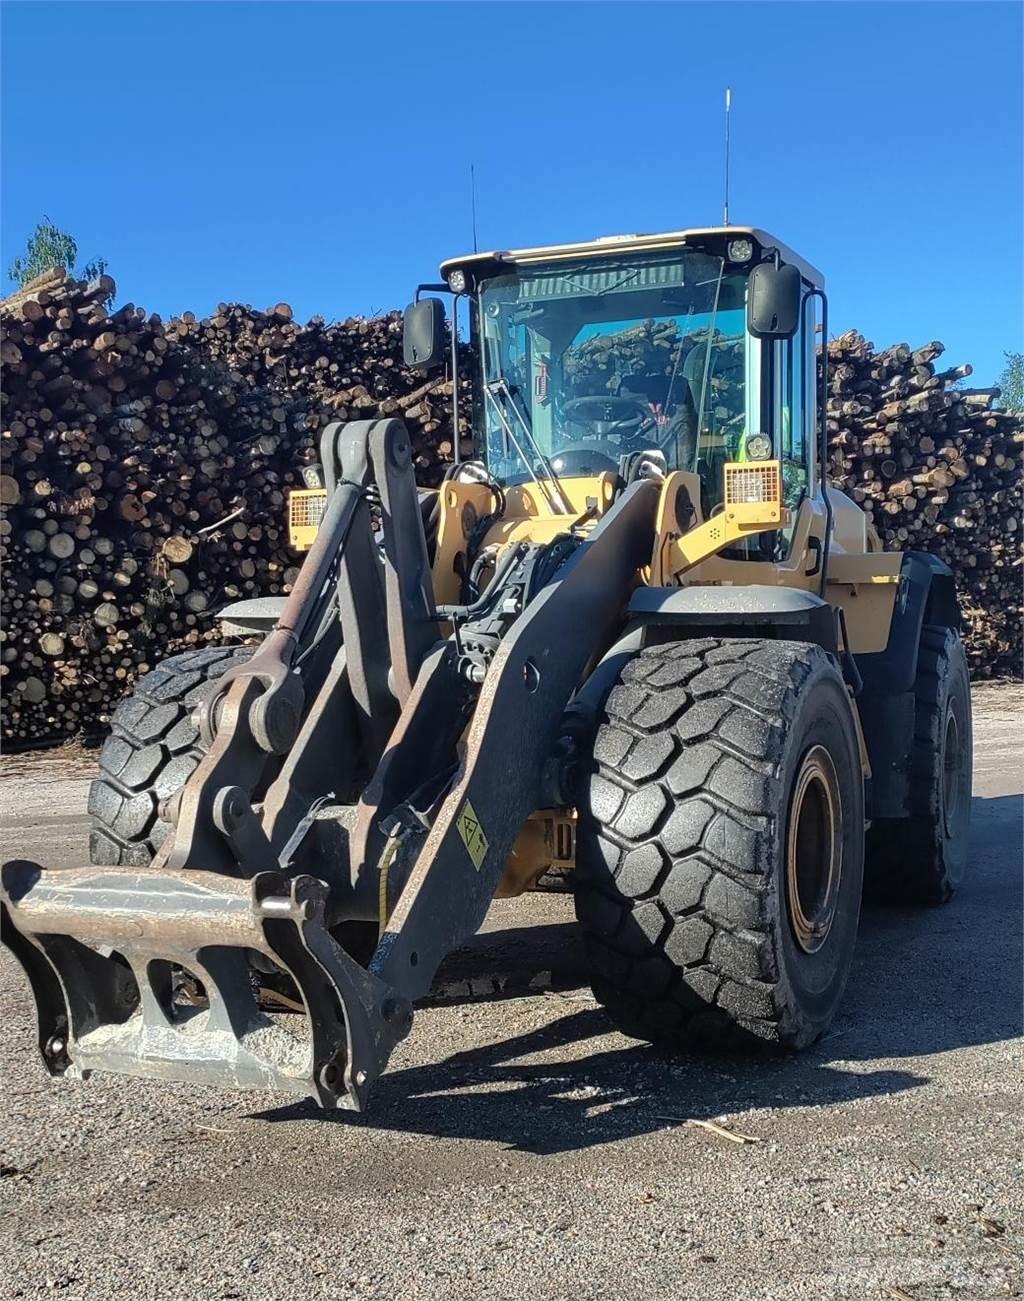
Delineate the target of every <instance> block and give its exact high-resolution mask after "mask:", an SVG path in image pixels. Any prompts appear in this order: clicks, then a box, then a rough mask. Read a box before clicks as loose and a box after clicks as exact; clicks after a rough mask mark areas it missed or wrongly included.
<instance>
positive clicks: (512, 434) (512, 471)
mask: <svg viewBox="0 0 1024 1301" xmlns="http://www.w3.org/2000/svg"><path fill="white" fill-rule="evenodd" d="M745 293H746V274H745V272H743V271H737V270H735V269H734V268H728V267H727V266H726V264H725V263H723V260H722V259H721V258H719V257H716V256H711V255H709V254H706V253H701V252H698V251H696V250H686V249H677V250H673V251H672V252H671V253H670V254H668V255H666V254H664V253H657V254H644V255H641V256H639V257H638V255H637V254H633V255H631V256H630V257H629V258H628V260H627V259H626V258H624V257H623V256H621V255H617V256H609V257H607V258H600V257H597V258H594V257H590V258H586V259H580V260H579V261H577V262H571V263H566V262H551V263H546V264H541V265H538V266H523V267H520V268H519V269H518V270H517V272H515V273H513V274H509V275H504V276H498V277H495V278H493V279H491V280H487V281H485V282H484V284H483V286H482V288H481V290H480V298H479V303H478V308H479V318H478V319H479V326H480V334H481V341H482V345H483V346H482V350H481V351H482V364H483V371H484V374H483V380H484V386H483V388H484V401H483V414H484V428H485V433H486V443H487V459H488V463H489V465H490V468H491V472H492V473H493V474H494V475H495V476H496V477H498V478H500V479H502V480H503V481H505V482H506V483H520V482H523V481H524V480H525V479H527V478H529V477H531V475H533V474H537V473H538V472H539V473H541V474H543V473H545V466H544V461H545V460H546V461H548V462H549V463H550V467H551V468H552V469H553V470H554V471H555V472H556V474H558V475H559V476H560V477H562V478H566V477H572V476H574V475H584V474H597V473H600V472H601V471H604V470H614V469H616V468H617V467H618V464H619V458H620V457H621V456H623V455H624V454H627V453H629V452H635V451H644V450H649V449H657V450H660V451H661V452H662V453H663V454H664V456H665V459H666V461H667V463H668V468H669V469H681V470H695V471H697V472H698V473H699V474H700V475H701V478H702V480H703V481H704V483H705V485H706V486H708V487H711V485H713V484H715V483H716V482H718V481H719V480H720V479H721V474H720V472H717V473H716V470H717V467H718V466H719V465H720V463H721V462H724V461H726V460H729V459H733V458H734V457H735V456H736V455H737V454H738V452H739V449H740V445H741V442H742V439H743V437H744V435H745V434H746V433H747V432H748V411H749V410H751V409H752V402H753V400H754V398H756V396H757V395H756V394H755V393H753V392H752V391H751V390H752V389H753V388H754V387H756V382H755V383H751V382H750V381H749V380H748V375H751V374H756V370H755V369H754V368H753V365H752V362H753V358H752V357H751V355H750V354H751V352H752V350H753V349H754V348H756V346H757V343H756V340H753V339H750V338H749V337H748V336H747V335H746V332H745V309H744V303H745ZM750 423H752V424H753V425H755V426H756V423H757V422H756V421H753V422H750Z"/></svg>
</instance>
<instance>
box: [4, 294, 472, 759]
mask: <svg viewBox="0 0 1024 1301" xmlns="http://www.w3.org/2000/svg"><path fill="white" fill-rule="evenodd" d="M113 291H114V284H113V281H112V280H110V278H109V277H101V278H100V280H98V281H96V282H94V283H92V284H85V283H83V282H80V281H75V280H73V279H71V278H70V277H68V276H67V274H66V273H64V272H61V271H55V272H51V273H48V275H47V276H45V277H41V278H40V279H39V280H38V281H36V282H34V283H33V284H31V285H29V286H26V288H25V289H24V290H23V291H21V292H20V293H18V294H16V295H14V296H13V297H12V298H11V299H8V300H7V301H6V302H5V303H4V304H3V305H2V315H3V342H2V345H0V346H2V361H3V365H4V385H3V419H2V447H0V450H2V465H0V471H2V478H0V504H2V506H3V518H2V521H0V560H2V562H3V607H4V608H3V627H2V630H0V675H2V690H3V727H2V736H3V739H4V740H5V741H6V742H7V743H9V744H15V745H17V744H31V743H34V742H40V741H49V740H54V739H58V738H60V737H66V736H70V735H75V734H78V733H80V732H95V731H97V730H99V729H102V728H103V726H105V724H106V723H107V721H108V720H109V716H110V713H111V712H112V709H113V707H114V706H115V705H116V703H117V701H118V699H119V698H120V697H121V696H122V695H123V694H124V692H125V691H126V690H127V689H128V688H130V686H131V684H132V682H133V681H134V680H135V678H136V677H138V676H139V674H140V673H142V672H144V671H145V670H146V668H147V667H149V666H151V665H152V664H154V663H155V662H157V661H158V660H159V659H161V658H163V657H164V656H165V655H167V654H170V653H174V652H175V651H178V650H181V649H184V648H187V647H188V646H190V645H195V644H196V643H199V642H203V641H210V640H215V639H216V638H217V636H218V630H217V625H216V623H215V621H214V619H213V615H214V613H215V611H216V610H217V609H219V608H220V607H221V606H222V605H224V604H226V603H227V602H229V601H232V600H235V599H239V598H244V597H249V596H263V595H273V594H277V593H284V592H287V591H288V590H289V589H290V586H291V583H292V581H293V579H294V577H295V574H296V573H297V566H298V564H299V563H300V561H301V557H299V556H297V555H296V554H295V553H293V552H292V551H290V550H289V549H288V546H287V518H286V515H287V495H288V492H289V490H290V489H291V488H293V487H302V486H303V478H302V470H303V467H304V466H305V465H307V464H309V463H312V462H314V461H315V460H316V459H317V456H318V450H317V449H318V444H319V435H320V432H321V430H322V428H323V426H324V425H325V424H327V423H328V422H329V421H331V420H335V419H346V418H362V417H366V418H370V417H376V416H386V415H396V416H401V417H402V418H404V419H405V420H406V422H407V424H408V426H409V429H410V432H411V433H412V436H413V439H414V446H415V449H416V468H417V474H418V476H419V478H420V480H421V482H423V483H425V484H432V483H436V482H437V481H438V479H439V478H440V475H441V473H442V472H443V468H444V464H445V462H447V461H449V460H450V459H451V456H452V440H453V437H454V433H453V429H452V419H451V385H450V383H449V382H448V381H447V379H446V378H445V377H444V376H442V377H440V378H434V379H432V380H431V381H430V382H429V383H424V377H423V376H422V374H419V373H416V372H411V371H408V370H406V369H405V368H404V366H403V365H402V359H401V318H400V316H399V314H398V313H394V312H392V313H389V314H386V315H384V316H380V317H376V318H374V319H371V320H366V319H361V318H353V319H350V320H345V321H339V322H336V323H332V324H328V323H326V322H325V321H323V320H322V319H320V318H314V320H312V321H310V322H309V323H308V324H306V325H299V324H296V322H295V321H294V320H293V318H292V311H291V309H290V307H288V306H287V304H284V303H279V304H278V305H277V306H275V307H272V308H270V309H269V310H268V311H266V312H260V311H255V310H253V309H252V308H251V307H248V306H242V305H239V304H230V305H229V304H225V305H222V306H220V307H219V308H218V309H217V311H216V312H215V313H214V314H213V316H211V317H210V318H208V319H206V320H197V319H196V318H195V317H194V316H193V315H192V314H190V313H186V314H184V315H183V316H181V317H177V318H174V319H173V320H170V321H167V322H164V321H162V320H161V319H160V317H158V316H152V315H148V314H147V313H145V312H144V311H143V310H142V309H141V308H137V307H135V306H134V305H133V304H130V303H129V304H127V305H125V306H123V307H121V308H119V309H118V310H117V311H115V312H113V313H109V314H108V312H107V310H106V308H105V307H104V303H105V301H107V300H108V299H109V297H110V296H111V295H112V293H113ZM464 410H467V411H468V404H467V406H466V407H464ZM467 450H468V444H467Z"/></svg>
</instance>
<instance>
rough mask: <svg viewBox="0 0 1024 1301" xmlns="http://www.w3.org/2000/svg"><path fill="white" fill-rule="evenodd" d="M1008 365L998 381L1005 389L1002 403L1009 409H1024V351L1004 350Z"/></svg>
mask: <svg viewBox="0 0 1024 1301" xmlns="http://www.w3.org/2000/svg"><path fill="white" fill-rule="evenodd" d="M1003 356H1004V357H1005V358H1006V365H1005V366H1004V367H1003V372H1002V374H1001V375H1000V376H999V378H998V379H997V380H996V383H997V384H998V385H999V387H1000V388H1001V389H1002V390H1003V393H1002V398H1001V399H1000V400H1001V402H1002V405H1003V406H1004V407H1005V408H1006V409H1007V410H1008V411H1024V352H1004V353H1003Z"/></svg>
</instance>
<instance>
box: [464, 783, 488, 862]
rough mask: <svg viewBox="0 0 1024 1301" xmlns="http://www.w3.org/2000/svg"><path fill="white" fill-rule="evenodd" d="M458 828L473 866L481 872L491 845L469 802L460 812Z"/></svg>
mask: <svg viewBox="0 0 1024 1301" xmlns="http://www.w3.org/2000/svg"><path fill="white" fill-rule="evenodd" d="M458 828H459V835H460V836H461V837H462V841H463V844H464V845H465V846H466V849H467V851H468V853H469V856H470V858H471V859H472V860H473V866H474V867H475V868H476V870H477V871H478V872H479V871H480V865H481V863H483V861H484V858H485V857H486V856H487V850H488V849H489V848H490V845H489V842H488V839H487V837H486V836H485V835H484V829H483V827H482V826H481V825H480V819H479V818H478V817H477V816H476V809H474V808H473V805H472V804H471V803H470V802H469V800H467V801H466V802H465V804H463V806H462V808H461V809H460V810H459V816H458Z"/></svg>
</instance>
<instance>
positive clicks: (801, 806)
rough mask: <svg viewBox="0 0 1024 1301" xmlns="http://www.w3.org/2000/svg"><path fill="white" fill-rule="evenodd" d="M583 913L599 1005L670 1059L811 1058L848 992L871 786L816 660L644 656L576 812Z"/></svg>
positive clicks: (675, 650)
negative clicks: (726, 1053) (773, 1054)
mask: <svg viewBox="0 0 1024 1301" xmlns="http://www.w3.org/2000/svg"><path fill="white" fill-rule="evenodd" d="M576 860H577V870H576V877H577V881H576V908H577V916H578V918H579V921H580V925H581V927H582V929H583V932H584V937H585V943H586V949H587V953H588V956H589V961H590V966H591V977H592V985H593V989H594V993H595V995H596V996H597V998H598V1000H599V1001H600V1002H602V1003H603V1004H604V1006H605V1007H606V1008H607V1010H608V1012H609V1013H610V1015H611V1017H612V1019H613V1020H614V1021H615V1023H616V1025H617V1026H618V1027H619V1029H621V1030H623V1031H624V1032H625V1033H627V1034H630V1035H633V1036H635V1037H637V1038H641V1039H647V1040H651V1041H654V1042H659V1043H666V1044H669V1045H671V1046H683V1045H689V1044H698V1045H700V1046H722V1047H735V1046H743V1045H744V1044H749V1045H754V1044H764V1043H767V1044H772V1045H776V1046H782V1047H793V1048H801V1047H804V1046H806V1045H807V1044H810V1043H812V1042H813V1041H814V1040H815V1039H816V1038H817V1037H818V1036H819V1035H821V1034H822V1033H823V1032H824V1031H825V1030H826V1029H827V1028H828V1026H829V1025H830V1023H831V1021H832V1019H833V1017H834V1016H835V1013H836V1009H837V1007H838V1005H839V1001H840V999H841V997H842V994H843V990H844V988H845V986H846V981H847V977H848V975H849V971H850V964H851V961H852V957H853V949H854V943H855V940H856V935H857V923H858V917H859V912H860V898H861V888H862V884H863V869H864V803H863V774H862V769H861V761H860V752H859V747H858V743H857V736H856V730H855V726H854V721H853V717H852V711H851V705H850V701H849V697H848V695H847V692H846V687H845V685H844V683H843V679H842V677H841V675H840V673H839V671H838V669H837V667H836V665H835V663H834V661H833V660H832V659H830V658H829V656H828V655H827V654H826V653H825V652H824V651H823V650H821V648H820V647H817V646H813V645H809V644H804V643H798V642H783V641H763V640H739V639H737V640H732V639H728V640H723V639H717V638H716V639H710V638H708V639H700V640H694V641H681V642H675V643H669V644H666V645H656V646H650V647H646V648H645V649H643V650H641V651H640V652H638V654H637V655H636V656H635V657H634V658H632V659H631V660H630V661H629V662H628V663H627V664H626V665H625V667H624V668H623V670H622V673H621V676H620V679H619V681H618V683H617V684H616V685H615V686H614V687H613V689H612V691H611V693H610V695H609V696H608V699H607V701H606V704H605V709H604V715H603V721H602V722H601V725H600V727H599V729H598V732H597V735H596V738H595V741H594V747H593V763H592V767H591V773H590V775H589V779H588V781H587V783H586V789H585V790H584V791H582V792H581V796H580V826H579V833H578V838H577V851H576Z"/></svg>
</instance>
